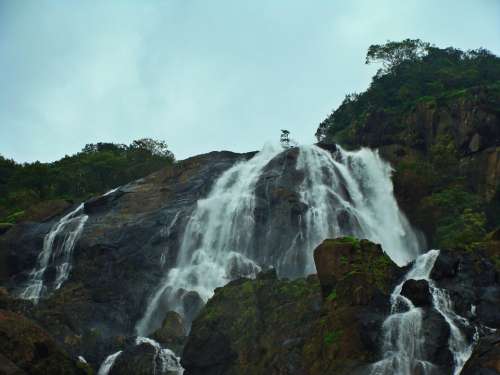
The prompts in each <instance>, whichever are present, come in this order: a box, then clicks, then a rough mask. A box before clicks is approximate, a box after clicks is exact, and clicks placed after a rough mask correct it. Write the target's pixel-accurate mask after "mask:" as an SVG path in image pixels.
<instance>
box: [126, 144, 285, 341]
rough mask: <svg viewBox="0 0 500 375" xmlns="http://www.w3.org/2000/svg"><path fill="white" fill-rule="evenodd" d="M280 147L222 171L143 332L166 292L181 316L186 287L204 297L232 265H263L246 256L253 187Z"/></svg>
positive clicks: (251, 269)
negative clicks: (181, 302)
mask: <svg viewBox="0 0 500 375" xmlns="http://www.w3.org/2000/svg"><path fill="white" fill-rule="evenodd" d="M280 151H281V149H279V148H276V147H273V146H271V145H268V146H266V147H265V148H264V149H263V150H262V151H261V152H259V153H258V154H257V155H255V156H254V157H253V158H252V159H250V160H248V161H245V162H240V163H237V164H236V165H234V166H233V167H232V168H230V169H229V170H227V171H226V172H224V173H223V174H222V176H221V177H220V178H219V179H218V180H217V182H216V183H215V185H214V187H213V188H212V191H211V192H210V194H209V195H208V197H207V198H206V199H202V200H200V201H198V202H197V207H196V209H195V211H194V212H193V214H192V216H191V218H190V220H189V222H188V224H187V227H186V229H185V232H184V236H183V240H182V243H181V247H180V250H179V260H178V262H177V266H176V267H175V268H173V269H171V270H170V271H169V273H168V274H167V276H166V278H165V280H164V281H163V282H162V284H161V285H160V288H159V289H158V290H157V291H156V293H155V294H154V296H153V298H152V300H151V302H150V303H149V305H148V307H147V309H146V312H145V314H144V316H143V318H142V319H141V320H140V321H139V322H138V323H137V325H136V330H137V333H138V334H139V335H146V334H148V333H149V332H150V331H151V328H152V326H154V325H155V324H157V323H158V322H154V321H152V320H154V319H153V314H154V313H155V311H156V309H157V307H158V305H159V302H160V300H161V299H162V298H164V295H165V294H166V295H167V296H166V298H167V300H168V304H169V305H170V306H171V308H172V309H174V310H177V311H178V312H179V313H181V314H183V312H184V311H183V306H182V304H180V303H179V299H180V297H181V296H180V295H179V293H183V292H185V291H193V290H194V291H196V292H197V293H198V295H199V296H200V297H201V298H202V299H203V300H204V301H206V300H207V299H208V298H209V297H211V296H212V293H213V291H214V289H215V288H216V287H218V286H221V285H224V284H225V283H227V282H228V281H230V280H231V276H230V273H231V267H239V268H246V269H247V270H248V272H247V275H248V276H254V275H255V274H256V273H257V272H258V271H259V270H260V267H259V266H258V265H257V264H256V263H254V262H253V261H252V260H251V259H249V258H247V257H246V256H245V253H246V250H247V249H248V248H249V246H250V242H251V239H252V234H253V226H254V224H255V222H254V219H253V210H254V206H255V194H254V188H255V184H256V183H257V181H258V178H259V176H260V173H261V171H262V169H263V168H264V167H265V166H266V165H267V163H268V162H269V161H270V160H271V159H272V158H273V157H275V156H276V155H277V154H278V153H279V152H280Z"/></svg>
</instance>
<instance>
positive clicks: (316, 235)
mask: <svg viewBox="0 0 500 375" xmlns="http://www.w3.org/2000/svg"><path fill="white" fill-rule="evenodd" d="M297 169H299V170H303V171H304V172H305V179H304V182H303V183H302V186H301V187H300V195H301V200H302V202H304V203H305V204H306V205H307V207H308V210H307V212H306V214H305V218H304V220H303V230H302V233H301V235H302V236H303V237H304V238H303V239H304V241H302V242H301V241H296V242H295V244H296V246H295V248H291V249H290V250H289V253H288V254H286V255H285V256H284V257H283V263H284V266H285V268H286V265H287V263H290V260H291V259H294V258H296V257H297V254H296V253H297V252H298V253H302V254H308V256H307V257H306V269H305V272H304V274H309V273H313V272H315V268H314V262H313V259H312V250H313V249H314V248H315V247H316V246H317V245H318V244H320V243H321V241H323V240H324V239H325V238H331V237H336V236H341V235H353V236H355V237H358V238H366V239H369V240H371V241H373V242H376V243H380V244H381V245H382V248H383V249H384V251H386V252H387V254H388V255H389V256H390V258H391V259H392V260H393V261H394V262H395V263H396V264H398V265H400V266H401V265H405V264H407V263H408V262H410V261H411V260H413V259H415V257H416V256H417V255H418V254H419V252H420V246H422V244H421V243H420V242H419V239H418V236H417V234H416V233H415V231H414V230H413V229H412V228H411V226H410V224H409V223H408V220H407V219H406V217H405V216H404V215H403V213H402V212H401V211H400V210H399V208H398V205H397V202H396V199H395V198H394V195H393V185H392V181H391V173H392V169H391V167H390V165H389V164H387V163H386V162H384V161H383V160H382V159H381V158H380V157H379V155H378V152H376V151H372V150H369V149H365V148H363V149H361V150H359V151H355V152H347V151H344V150H343V149H342V148H340V147H338V151H337V155H336V157H332V154H331V153H330V152H328V151H326V150H323V149H321V148H319V147H317V146H302V147H300V154H299V158H298V161H297ZM342 214H344V216H342ZM294 253H295V254H294Z"/></svg>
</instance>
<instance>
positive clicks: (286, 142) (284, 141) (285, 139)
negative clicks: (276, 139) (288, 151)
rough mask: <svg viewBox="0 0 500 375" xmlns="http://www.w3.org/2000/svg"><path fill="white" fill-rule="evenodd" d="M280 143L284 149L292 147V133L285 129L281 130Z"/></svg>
mask: <svg viewBox="0 0 500 375" xmlns="http://www.w3.org/2000/svg"><path fill="white" fill-rule="evenodd" d="M280 143H281V145H282V146H283V147H284V148H289V147H290V132H289V131H288V130H285V129H281V136H280Z"/></svg>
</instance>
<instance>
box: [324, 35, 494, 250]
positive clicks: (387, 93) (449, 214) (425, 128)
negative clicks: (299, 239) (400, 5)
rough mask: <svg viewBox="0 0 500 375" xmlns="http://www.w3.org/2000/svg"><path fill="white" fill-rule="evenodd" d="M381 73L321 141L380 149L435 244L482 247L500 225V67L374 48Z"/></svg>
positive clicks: (332, 119) (418, 48)
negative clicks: (488, 236)
mask: <svg viewBox="0 0 500 375" xmlns="http://www.w3.org/2000/svg"><path fill="white" fill-rule="evenodd" d="M366 62H367V63H373V62H381V63H382V65H383V67H382V68H381V69H380V70H379V71H378V72H377V74H376V75H375V76H374V77H373V80H372V82H371V85H370V87H369V88H368V89H367V90H366V91H365V92H363V93H360V94H350V95H347V96H346V98H345V100H344V102H343V103H342V104H341V105H340V106H339V107H338V108H337V109H336V110H335V111H333V112H332V114H331V115H330V116H329V117H328V118H327V119H325V120H324V121H323V122H322V123H321V124H320V126H319V128H318V131H317V133H316V135H317V137H318V139H319V140H322V141H325V142H337V143H340V144H341V145H342V146H344V147H348V148H354V147H361V146H368V147H374V148H379V149H380V151H381V152H382V153H383V156H384V157H385V158H387V159H389V160H390V161H391V163H392V164H393V166H394V168H395V174H394V187H395V193H396V196H397V198H398V201H399V203H400V204H401V205H402V208H403V210H404V211H405V212H406V213H407V214H408V216H409V217H410V219H411V220H412V222H413V223H415V224H416V225H417V226H419V227H420V228H421V229H423V230H424V232H425V234H426V235H427V237H428V239H429V241H430V245H433V246H438V247H441V248H462V249H468V250H471V249H474V248H477V245H478V243H479V242H481V241H483V239H484V236H485V234H486V233H487V232H488V231H490V230H493V229H495V228H497V227H498V226H499V225H500V215H499V212H500V188H499V181H500V173H499V169H500V162H499V160H500V158H499V155H500V151H499V150H500V149H499V146H500V111H499V108H500V107H499V104H500V58H499V57H498V56H495V55H493V54H492V53H490V52H489V51H487V50H485V49H482V48H479V49H476V50H470V51H466V52H465V51H461V50H459V49H456V48H452V47H449V48H438V47H435V46H432V45H430V44H429V43H425V42H422V41H420V40H418V39H416V40H410V39H407V40H404V41H402V42H387V43H386V44H382V45H373V46H371V47H370V48H369V50H368V53H367V58H366Z"/></svg>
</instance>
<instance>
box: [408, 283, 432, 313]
mask: <svg viewBox="0 0 500 375" xmlns="http://www.w3.org/2000/svg"><path fill="white" fill-rule="evenodd" d="M401 295H403V296H405V297H406V298H408V299H409V300H410V301H412V303H413V304H414V305H415V306H416V307H424V306H431V305H432V295H431V293H430V290H429V283H428V282H427V280H413V279H411V280H407V281H406V282H405V283H404V284H403V288H402V290H401Z"/></svg>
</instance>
